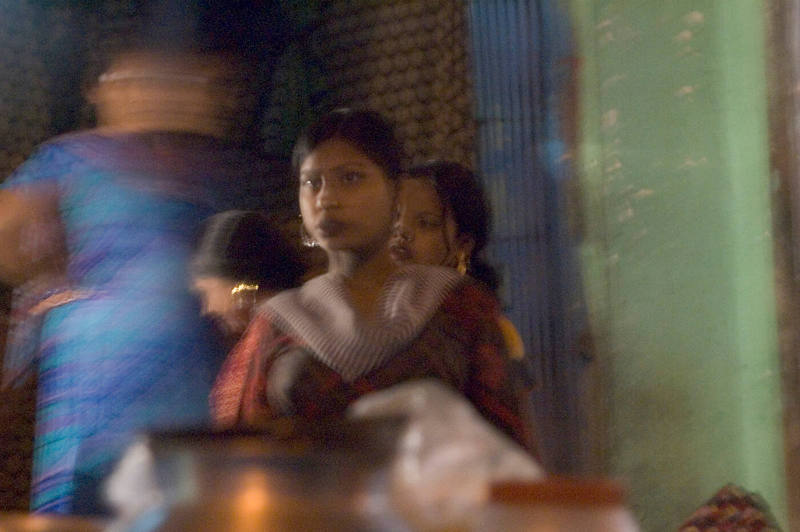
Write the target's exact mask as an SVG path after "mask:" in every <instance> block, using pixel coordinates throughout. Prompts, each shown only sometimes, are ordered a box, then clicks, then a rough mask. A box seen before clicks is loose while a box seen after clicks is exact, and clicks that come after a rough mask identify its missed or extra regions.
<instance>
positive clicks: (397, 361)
mask: <svg viewBox="0 0 800 532" xmlns="http://www.w3.org/2000/svg"><path fill="white" fill-rule="evenodd" d="M401 151H402V150H401V149H400V147H399V145H398V143H397V141H396V140H395V137H394V134H393V132H392V127H391V126H390V125H389V124H387V123H386V122H385V121H384V119H383V118H382V117H380V116H379V115H377V114H375V113H373V112H369V111H351V110H338V111H334V112H332V113H329V114H327V115H324V116H323V117H321V118H320V119H319V120H318V121H317V122H316V123H314V124H313V125H312V126H311V127H310V128H309V129H308V130H306V132H305V133H304V134H303V135H302V136H301V138H300V139H299V140H298V142H297V144H296V145H295V149H294V154H293V161H292V163H293V169H294V172H295V175H296V176H297V178H298V180H299V181H298V182H299V203H300V211H301V216H302V221H303V228H304V231H305V232H306V235H305V236H304V238H305V239H306V240H308V241H313V242H315V243H316V244H317V245H319V246H320V247H321V248H322V249H323V250H324V251H325V252H326V254H327V257H328V271H327V273H325V274H323V275H320V276H318V277H315V278H314V279H311V280H310V281H308V282H306V283H305V284H304V285H303V286H302V287H300V288H298V289H294V290H288V291H286V292H283V293H281V294H278V295H277V296H275V297H273V298H271V299H270V300H268V301H267V302H266V303H265V304H263V305H262V306H261V307H260V309H259V313H258V314H257V315H256V317H255V318H254V320H253V321H252V323H251V324H250V327H249V329H248V331H247V332H246V333H245V336H244V337H243V339H242V341H241V342H240V343H239V344H238V345H237V347H236V348H235V349H234V350H233V351H232V353H231V354H230V356H229V357H228V360H227V361H226V362H225V364H224V366H223V368H222V371H221V373H220V375H219V377H218V379H217V382H216V384H215V386H214V389H213V391H212V393H211V407H212V413H213V417H214V419H215V421H216V423H217V425H218V426H220V427H234V426H258V425H259V423H262V422H264V421H268V420H273V419H276V418H279V417H283V416H297V417H300V418H304V419H309V420H314V419H320V418H324V417H330V416H339V415H342V414H343V413H344V411H345V410H346V408H347V407H348V405H350V404H351V403H352V402H353V401H354V400H355V399H357V398H359V397H361V396H362V395H364V394H367V393H370V392H373V391H378V390H382V389H386V388H389V387H391V386H393V385H395V384H399V383H401V382H405V381H409V380H412V379H417V378H430V377H434V378H438V379H440V380H441V381H443V382H444V383H446V384H448V385H449V386H451V387H452V388H454V389H456V390H458V391H459V392H460V393H461V394H463V396H464V397H465V398H466V399H467V400H468V401H469V402H470V403H471V404H472V405H473V406H474V407H475V408H476V409H477V411H478V412H480V413H481V415H482V416H484V417H485V418H486V419H487V420H488V421H489V422H490V423H492V424H493V425H494V426H496V427H497V428H498V429H499V430H500V431H502V432H504V433H505V434H507V435H508V436H509V437H510V438H512V439H513V440H515V441H517V442H518V443H519V444H521V445H522V446H524V447H525V448H527V449H530V450H533V448H534V442H533V441H531V440H532V437H531V433H530V431H529V428H528V424H527V416H526V413H525V412H524V411H523V409H524V406H523V403H524V402H523V400H522V398H523V397H524V394H523V393H522V386H521V384H520V383H519V382H518V381H519V377H518V376H517V375H515V374H514V372H513V371H512V370H511V368H512V366H511V364H510V361H509V357H508V355H507V353H506V352H505V349H506V348H505V343H504V340H503V335H502V333H501V331H500V330H499V328H498V325H497V316H498V315H499V309H498V305H497V302H496V299H495V298H494V296H493V295H492V294H491V293H489V292H488V291H487V290H486V289H485V288H483V287H482V285H480V284H479V283H477V282H475V281H472V280H470V278H469V277H467V276H462V275H460V274H459V273H458V272H456V271H455V270H454V269H452V268H445V267H435V266H421V265H407V266H400V265H398V264H397V263H396V262H395V261H394V260H393V259H392V257H391V255H390V252H389V248H388V245H387V242H388V239H389V237H390V235H391V233H392V225H393V218H394V203H395V196H396V184H397V179H398V176H399V173H400V162H401Z"/></svg>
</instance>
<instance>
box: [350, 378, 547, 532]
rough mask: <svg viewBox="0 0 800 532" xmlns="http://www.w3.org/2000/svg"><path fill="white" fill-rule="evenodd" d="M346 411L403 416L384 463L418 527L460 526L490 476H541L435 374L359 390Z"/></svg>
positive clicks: (485, 492) (484, 496) (481, 500)
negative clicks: (372, 390) (402, 427)
mask: <svg viewBox="0 0 800 532" xmlns="http://www.w3.org/2000/svg"><path fill="white" fill-rule="evenodd" d="M348 413H349V414H350V415H351V416H352V417H354V418H356V419H365V418H372V417H375V416H404V417H407V419H408V423H407V425H406V428H405V430H404V431H403V433H402V435H401V437H400V441H399V448H398V451H397V455H396V456H395V457H394V460H393V463H392V467H391V475H392V491H393V497H394V499H395V500H396V502H397V506H398V508H401V509H402V513H403V514H404V515H406V516H407V517H408V518H409V520H410V521H412V522H413V523H414V524H415V525H416V526H418V527H420V528H422V529H428V528H434V529H436V528H440V527H449V526H466V525H467V523H469V521H470V520H471V519H472V514H474V513H475V512H476V511H478V510H480V509H481V506H482V505H483V504H485V503H486V502H487V501H488V499H489V491H490V485H491V484H492V483H493V482H497V481H502V480H519V481H534V480H541V479H543V478H544V476H545V473H544V471H543V469H542V468H541V466H540V465H539V464H538V463H537V462H536V461H535V460H534V459H533V457H532V456H531V455H530V454H529V453H528V452H526V451H525V450H524V449H522V447H520V446H519V445H518V444H517V443H516V442H514V441H513V440H512V439H511V438H509V437H508V436H506V435H505V434H503V433H502V432H500V431H499V430H498V429H497V428H496V427H494V426H493V425H492V424H491V423H489V422H488V421H487V420H486V419H485V418H484V417H483V416H481V415H480V414H479V413H478V412H477V411H476V410H475V408H473V406H472V405H471V404H470V403H469V401H467V400H466V399H465V398H464V397H463V396H462V395H461V394H459V393H458V392H456V391H455V390H453V389H452V388H450V387H449V386H447V385H445V384H444V383H442V382H440V381H438V380H435V379H425V380H418V381H412V382H407V383H404V384H399V385H397V386H394V387H392V388H389V389H387V390H384V391H380V392H375V393H372V394H368V395H365V396H364V397H362V398H361V399H359V400H357V401H356V402H354V403H353V404H352V405H351V406H350V409H349V411H348Z"/></svg>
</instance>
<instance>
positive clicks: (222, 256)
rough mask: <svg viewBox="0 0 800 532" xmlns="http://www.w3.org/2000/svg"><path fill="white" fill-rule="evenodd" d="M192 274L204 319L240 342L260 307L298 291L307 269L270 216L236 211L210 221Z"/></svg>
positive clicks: (205, 229) (194, 262)
mask: <svg viewBox="0 0 800 532" xmlns="http://www.w3.org/2000/svg"><path fill="white" fill-rule="evenodd" d="M190 271H191V274H192V288H193V290H194V291H195V292H196V293H197V294H198V295H199V296H200V300H201V303H202V307H203V314H206V315H210V316H212V317H213V318H215V319H216V320H217V321H218V322H219V324H220V325H221V327H222V329H223V330H224V332H225V333H226V334H227V335H228V336H229V337H230V338H231V339H232V340H238V338H239V337H240V336H241V334H242V333H243V332H244V330H245V328H246V327H247V325H248V323H250V319H251V318H252V313H253V312H254V311H255V309H256V307H257V306H258V305H259V304H260V303H263V302H264V301H266V300H267V299H268V298H269V297H271V296H273V295H275V294H276V293H278V292H280V291H281V290H286V289H288V288H294V287H296V286H298V285H299V284H300V280H301V278H302V276H303V273H304V271H305V268H304V265H303V263H302V261H301V260H300V257H299V254H298V252H297V251H296V250H295V249H294V248H293V247H292V246H291V245H290V244H289V242H287V241H286V239H285V238H284V236H283V235H282V234H281V232H280V231H279V230H278V229H277V228H276V227H274V226H273V224H272V223H271V222H270V220H269V218H268V216H267V215H266V214H264V213H261V212H258V211H241V210H231V211H225V212H221V213H219V214H216V215H214V216H212V217H211V218H210V219H208V220H207V221H206V223H205V228H204V231H203V235H202V237H201V239H200V243H199V246H198V248H197V250H196V251H195V254H194V257H193V258H192V262H191V265H190Z"/></svg>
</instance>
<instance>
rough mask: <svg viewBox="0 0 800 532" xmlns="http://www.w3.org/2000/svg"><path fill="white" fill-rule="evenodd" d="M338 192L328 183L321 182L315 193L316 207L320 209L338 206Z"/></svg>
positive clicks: (339, 204)
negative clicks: (320, 186)
mask: <svg viewBox="0 0 800 532" xmlns="http://www.w3.org/2000/svg"><path fill="white" fill-rule="evenodd" d="M340 206H341V203H340V202H339V194H338V192H337V191H336V190H335V187H332V186H331V185H330V184H329V183H323V185H322V188H321V189H320V190H319V192H318V193H317V207H318V208H320V209H335V208H337V207H340Z"/></svg>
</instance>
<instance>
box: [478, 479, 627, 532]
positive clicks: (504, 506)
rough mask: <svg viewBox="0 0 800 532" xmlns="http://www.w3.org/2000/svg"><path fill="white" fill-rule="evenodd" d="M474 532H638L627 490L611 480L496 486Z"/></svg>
mask: <svg viewBox="0 0 800 532" xmlns="http://www.w3.org/2000/svg"><path fill="white" fill-rule="evenodd" d="M472 530H475V531H476V532H477V531H498V532H500V531H502V532H578V531H580V532H638V530H639V527H638V525H637V524H636V522H635V520H634V519H633V516H632V515H631V513H630V512H629V511H628V509H627V508H626V507H625V489H624V488H623V487H622V486H621V485H619V484H618V483H616V482H613V481H610V480H602V479H601V480H592V479H577V478H575V479H565V478H551V479H547V480H544V481H542V482H533V483H522V482H503V483H497V484H494V485H493V486H492V489H491V502H490V504H488V505H487V507H486V509H485V510H484V511H483V512H482V513H481V515H480V518H479V519H477V520H476V522H475V526H474V527H473V528H472Z"/></svg>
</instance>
